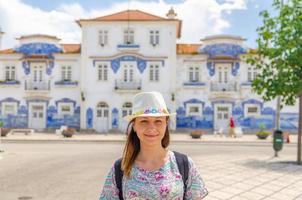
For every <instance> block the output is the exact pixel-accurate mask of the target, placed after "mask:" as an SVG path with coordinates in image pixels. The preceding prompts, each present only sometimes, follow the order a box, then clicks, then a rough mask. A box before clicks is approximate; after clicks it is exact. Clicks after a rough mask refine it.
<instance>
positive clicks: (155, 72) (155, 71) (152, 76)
mask: <svg viewBox="0 0 302 200" xmlns="http://www.w3.org/2000/svg"><path fill="white" fill-rule="evenodd" d="M149 80H150V81H159V65H158V64H151V65H150V71H149Z"/></svg>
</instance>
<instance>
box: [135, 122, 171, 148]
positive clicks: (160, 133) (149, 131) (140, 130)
mask: <svg viewBox="0 0 302 200" xmlns="http://www.w3.org/2000/svg"><path fill="white" fill-rule="evenodd" d="M133 128H134V130H135V131H136V134H137V137H138V138H139V140H140V142H141V145H148V146H149V145H158V144H160V145H161V141H162V139H163V137H164V136H165V132H166V128H167V117H137V118H136V119H135V120H134V124H133Z"/></svg>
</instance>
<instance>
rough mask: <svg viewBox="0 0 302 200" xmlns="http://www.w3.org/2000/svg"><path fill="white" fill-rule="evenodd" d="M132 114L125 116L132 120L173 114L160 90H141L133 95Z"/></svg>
mask: <svg viewBox="0 0 302 200" xmlns="http://www.w3.org/2000/svg"><path fill="white" fill-rule="evenodd" d="M132 103H133V104H132V105H133V107H132V114H131V115H127V116H125V117H124V119H126V120H127V121H131V120H133V119H134V118H136V117H162V116H172V115H176V113H169V111H168V109H167V105H166V103H165V100H164V97H163V96H162V94H161V93H159V92H141V93H138V94H136V95H135V96H134V97H133V101H132Z"/></svg>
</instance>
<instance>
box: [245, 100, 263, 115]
mask: <svg viewBox="0 0 302 200" xmlns="http://www.w3.org/2000/svg"><path fill="white" fill-rule="evenodd" d="M253 107H257V113H249V112H248V110H249V108H253ZM260 109H261V107H260V105H259V104H251V103H249V104H245V105H244V116H245V117H258V116H260V115H261V112H260Z"/></svg>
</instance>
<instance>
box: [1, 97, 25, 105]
mask: <svg viewBox="0 0 302 200" xmlns="http://www.w3.org/2000/svg"><path fill="white" fill-rule="evenodd" d="M3 102H14V103H17V106H19V104H20V101H19V100H17V99H15V98H12V97H8V98H4V99H2V100H1V101H0V105H1V104H2V103H3Z"/></svg>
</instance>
